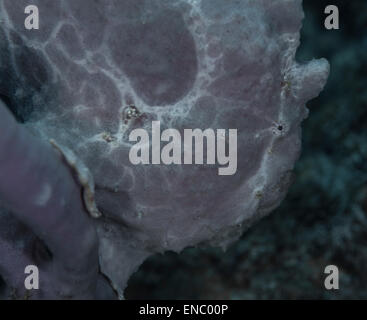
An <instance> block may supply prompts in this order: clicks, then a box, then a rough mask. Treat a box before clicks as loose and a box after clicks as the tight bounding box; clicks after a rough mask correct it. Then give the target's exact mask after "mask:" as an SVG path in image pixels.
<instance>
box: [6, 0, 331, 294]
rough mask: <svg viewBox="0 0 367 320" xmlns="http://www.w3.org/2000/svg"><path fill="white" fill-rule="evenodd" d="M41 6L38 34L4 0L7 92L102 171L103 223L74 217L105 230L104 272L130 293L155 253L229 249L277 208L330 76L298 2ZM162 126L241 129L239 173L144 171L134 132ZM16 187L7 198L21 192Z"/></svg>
mask: <svg viewBox="0 0 367 320" xmlns="http://www.w3.org/2000/svg"><path fill="white" fill-rule="evenodd" d="M34 3H35V4H36V5H38V7H39V10H40V14H41V15H42V13H43V12H44V16H43V20H42V21H43V22H42V24H41V29H40V30H32V31H28V30H25V29H24V27H23V19H24V14H23V12H24V7H25V6H26V1H24V0H19V1H17V2H16V3H14V1H11V0H2V1H0V9H1V11H0V12H1V13H0V14H1V18H2V20H3V21H4V22H5V24H4V25H2V29H1V30H0V39H1V42H0V50H1V58H2V59H1V64H0V74H1V76H0V92H1V94H2V95H3V96H4V97H6V98H5V100H7V101H8V106H9V108H10V109H11V110H12V111H13V112H14V114H15V115H16V116H17V118H18V119H19V120H20V121H22V122H23V125H22V127H26V128H27V130H30V131H31V132H33V133H34V135H36V136H37V139H39V140H40V141H47V140H49V139H53V140H54V141H56V143H57V145H59V146H63V147H61V148H65V150H66V148H68V149H70V150H72V152H73V153H74V154H75V155H77V156H78V157H79V160H78V162H79V163H83V167H84V166H85V167H86V168H88V170H89V171H90V172H91V174H92V176H93V179H94V182H95V198H96V204H97V206H98V210H99V211H100V212H101V214H102V216H101V217H100V218H98V219H96V220H87V218H86V217H84V218H81V217H82V216H83V215H82V214H78V210H76V211H75V212H76V217H75V219H77V220H78V221H82V220H81V219H84V220H85V223H86V225H85V227H86V228H87V226H88V225H89V224H90V223H92V224H93V225H94V227H95V229H96V230H97V234H98V243H99V264H100V268H101V272H102V273H103V274H104V275H106V276H107V277H108V278H109V279H110V281H111V283H112V284H113V286H114V288H115V289H116V290H117V291H118V293H119V295H120V297H122V296H123V291H124V288H125V286H126V283H127V280H128V279H129V277H130V275H131V273H132V272H134V271H135V270H136V268H137V267H138V266H139V265H140V264H141V263H142V262H143V261H144V260H145V259H146V257H148V256H150V255H152V254H154V253H156V252H163V251H167V250H173V251H176V252H180V251H181V250H182V249H184V248H185V247H188V246H197V245H214V246H221V247H224V248H225V247H227V246H228V244H230V243H232V242H233V241H235V240H237V239H238V237H239V236H240V235H241V234H242V233H243V231H244V230H246V229H247V228H248V227H249V226H250V225H251V224H252V223H253V222H254V221H255V220H258V219H259V218H261V217H263V216H265V215H266V214H268V213H269V212H270V211H272V210H273V209H274V208H275V207H277V206H278V205H279V203H280V202H281V201H282V199H283V198H284V196H285V193H286V191H287V189H288V186H289V184H290V182H291V176H292V174H291V172H292V170H293V166H294V163H295V161H296V160H297V158H298V157H299V153H300V149H301V129H300V124H301V122H302V120H304V119H305V118H306V117H307V114H308V111H307V109H306V107H305V103H306V102H307V101H308V100H309V99H312V98H313V97H315V96H317V95H318V94H319V92H320V91H321V90H322V88H323V86H324V84H325V82H326V79H327V76H328V71H329V67H328V63H327V62H326V61H325V60H313V61H311V62H309V63H307V64H299V63H297V62H296V61H295V53H296V50H297V47H298V45H299V30H300V28H301V21H302V18H303V11H302V3H301V1H293V0H292V1H290V0H275V1H267V0H259V1H251V0H243V1H234V0H233V1H225V0H201V1H199V0H197V1H194V0H169V1H168V0H160V1H148V0H147V1H144V0H134V1H133V0H125V1H107V0H103V1H98V2H97V1H89V0H88V1H87V0H80V1H72V0H70V1H69V0H65V1H53V2H52V4H50V3H49V2H47V4H46V1H42V0H38V1H34ZM46 12H47V13H46ZM131 110H134V111H133V112H132V111H131ZM130 111H131V112H130ZM153 120H159V121H160V122H161V124H162V126H163V127H164V128H175V129H177V130H179V131H180V132H182V131H183V130H184V129H185V128H192V129H194V128H201V129H206V128H213V129H219V128H234V129H237V130H238V171H237V173H236V174H235V175H232V176H226V177H224V176H218V174H217V168H216V167H215V166H209V165H205V166H197V165H185V166H165V165H148V166H133V165H132V164H131V163H130V162H129V156H128V154H129V149H130V147H131V142H129V140H128V136H129V133H130V132H131V131H132V130H133V129H135V128H145V129H146V130H148V131H149V130H150V127H151V122H152V121H153ZM22 130H24V128H22ZM37 139H36V138H32V143H30V144H29V145H28V146H27V147H28V148H30V149H31V150H32V149H33V143H34V144H35V148H36V145H37V142H36V140H37ZM35 150H36V149H35ZM1 151H2V152H3V149H1ZM45 152H46V151H45ZM49 152H51V153H52V152H55V151H54V150H53V151H49ZM49 152H48V153H49ZM25 159H26V158H25ZM46 159H47V158H46ZM33 161H35V160H33ZM45 161H46V160H45ZM50 161H51V160H50ZM53 162H55V161H53ZM53 162H52V161H51V163H53ZM17 163H19V164H18V165H19V166H20V165H21V163H22V162H20V161H19V162H16V161H15V162H14V164H17ZM47 163H48V162H47V161H46V162H45V166H46V164H47ZM50 165H51V164H50ZM59 166H60V170H65V168H66V167H62V166H61V165H60V164H59ZM61 168H63V169H61ZM74 169H75V168H74ZM13 170H15V169H13ZM70 170H71V168H70ZM8 174H9V176H8V179H10V180H11V179H13V178H12V171H8ZM65 175H66V176H67V174H66V173H65ZM42 176H43V175H40V177H42ZM69 176H70V172H69ZM65 179H66V177H65ZM41 180H42V179H41V178H40V181H41ZM33 183H35V184H36V185H37V182H36V181H34V182H33ZM28 186H29V185H28V184H24V187H28ZM41 186H42V184H40V187H41ZM70 188H71V190H73V188H75V185H74V186H70ZM35 190H36V189H35ZM65 190H66V189H65ZM74 190H75V189H74ZM10 191H11V189H9V191H7V192H6V188H5V189H4V192H5V193H4V194H5V195H6V194H9V197H10V196H12V197H15V198H19V194H17V193H16V192H15V191H14V190H13V192H15V193H14V194H12V195H10ZM2 192H3V191H2ZM73 194H74V193H73ZM30 196H31V193H30V195H29V196H28V197H30ZM74 197H75V195H74ZM4 198H5V200H6V198H7V196H4ZM20 198H21V197H20ZM13 199H14V198H13ZM74 200H75V203H76V202H77V201H76V199H74ZM79 200H80V203H82V202H81V201H82V200H81V198H80V199H79ZM80 203H79V204H80ZM72 204H73V202H70V205H72ZM10 209H11V211H12V213H14V214H15V215H16V216H17V215H21V216H20V217H21V221H22V219H23V218H24V217H25V216H26V217H28V218H27V219H29V216H28V215H27V212H22V210H21V209H22V208H12V207H10ZM50 212H52V209H50ZM84 213H85V212H84ZM85 216H86V215H85ZM17 217H18V216H17ZM18 218H19V217H18ZM87 221H88V222H87ZM29 223H32V225H31V226H30V227H31V229H32V231H33V232H34V233H36V234H37V233H38V232H39V230H40V229H42V230H43V228H44V226H43V225H42V224H41V222H40V221H38V222H36V220H33V216H32V218H30V221H29ZM53 228H54V226H50V227H48V232H50V233H53ZM43 232H47V230H43ZM65 232H66V233H68V232H67V231H65ZM71 234H73V233H71ZM43 240H44V241H45V242H46V243H47V239H43ZM71 241H74V240H73V239H71ZM75 241H76V242H78V240H77V239H75ZM51 250H52V248H51ZM56 251H58V250H56ZM83 262H85V261H83ZM96 265H98V264H96ZM90 267H91V268H92V267H93V266H90ZM94 267H95V265H94Z"/></svg>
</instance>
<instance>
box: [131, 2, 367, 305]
mask: <svg viewBox="0 0 367 320" xmlns="http://www.w3.org/2000/svg"><path fill="white" fill-rule="evenodd" d="M328 4H335V5H338V7H339V10H340V30H338V31H327V30H326V29H325V28H324V19H325V14H324V9H325V7H326V5H328ZM304 6H305V11H306V20H305V23H304V27H303V30H302V45H301V48H300V49H299V51H298V61H300V62H302V61H308V60H310V59H312V58H320V57H325V58H327V59H328V60H329V61H330V63H331V76H330V79H329V82H328V85H327V87H326V88H325V90H324V92H323V93H322V94H321V95H320V97H318V98H317V99H315V100H313V101H311V102H310V103H309V104H308V107H309V109H310V117H309V119H307V120H306V121H305V123H304V126H303V153H302V156H301V159H300V161H299V162H298V163H297V166H296V169H295V173H296V175H295V182H294V184H293V186H292V187H291V189H290V192H289V194H288V196H287V198H286V200H285V201H284V202H283V204H282V205H281V207H280V208H279V209H278V210H276V211H275V212H273V213H272V214H271V215H270V216H268V217H267V218H265V219H263V220H262V221H260V222H259V223H258V224H256V225H255V226H253V227H252V228H251V229H250V230H249V231H248V232H247V233H246V234H244V236H243V237H242V239H241V240H240V241H239V242H237V243H236V244H234V245H233V246H232V247H231V248H230V249H229V250H228V251H227V252H226V253H223V252H222V251H221V250H220V249H187V250H185V252H184V253H183V254H181V255H177V254H173V253H167V254H165V255H159V256H155V257H152V258H151V259H149V260H148V261H147V262H146V263H144V265H143V267H142V268H141V269H140V271H139V272H138V273H136V274H135V275H134V276H133V278H132V279H131V280H130V282H129V288H128V289H127V292H126V297H127V298H137V299H139V298H152V299H156V298H168V299H169V298H172V299H184V298H187V299H189V298H192V299H196V298H200V299H203V298H209V299H212V298H214V299H215V298H222V299H227V298H228V299H268V298H270V299H274V298H281V299H294V298H301V299H303V298H305V299H309V298H313V299H319V298H320V299H321V298H322V299H340V298H348V299H350V298H367V272H366V271H367V183H366V181H367V161H366V159H367V139H366V134H367V125H366V123H367V1H365V0H349V1H345V0H338V1H337V0H333V1H320V0H307V1H304ZM329 264H336V265H337V266H338V267H339V270H340V290H339V291H327V290H326V289H325V288H324V285H323V281H324V277H325V275H324V274H323V272H324V268H325V266H326V265H329Z"/></svg>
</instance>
